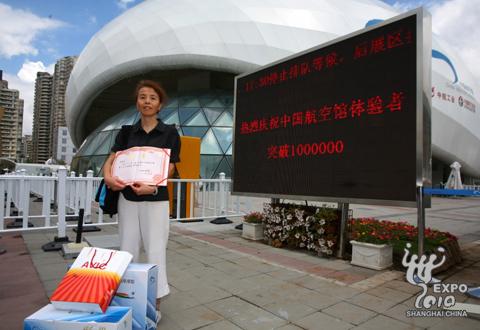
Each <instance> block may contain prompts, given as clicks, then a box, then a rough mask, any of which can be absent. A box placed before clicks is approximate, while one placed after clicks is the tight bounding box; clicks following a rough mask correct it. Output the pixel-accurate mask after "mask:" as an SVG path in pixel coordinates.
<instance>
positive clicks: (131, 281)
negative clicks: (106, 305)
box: [111, 263, 158, 330]
mask: <svg viewBox="0 0 480 330" xmlns="http://www.w3.org/2000/svg"><path fill="white" fill-rule="evenodd" d="M157 277H158V267H157V265H154V264H135V263H131V264H130V265H129V266H128V268H127V270H126V271H125V274H124V275H123V277H122V281H121V283H120V286H119V287H118V289H117V292H116V294H115V297H114V298H113V300H112V302H111V306H127V307H131V308H132V312H133V314H132V325H133V329H135V330H154V329H156V328H157V325H156V318H157V313H156V310H155V301H156V298H157Z"/></svg>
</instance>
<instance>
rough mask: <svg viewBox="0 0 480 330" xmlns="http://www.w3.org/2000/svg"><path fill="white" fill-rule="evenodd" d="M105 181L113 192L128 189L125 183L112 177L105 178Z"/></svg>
mask: <svg viewBox="0 0 480 330" xmlns="http://www.w3.org/2000/svg"><path fill="white" fill-rule="evenodd" d="M103 180H105V184H106V185H107V187H108V188H110V189H112V190H113V191H119V190H123V188H125V187H126V184H125V183H124V182H123V181H121V180H118V179H115V178H114V177H112V176H105V177H104V178H103Z"/></svg>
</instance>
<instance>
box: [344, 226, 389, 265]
mask: <svg viewBox="0 0 480 330" xmlns="http://www.w3.org/2000/svg"><path fill="white" fill-rule="evenodd" d="M350 226H351V230H352V234H351V238H352V240H351V241H350V243H351V244H352V261H351V264H352V265H357V266H362V267H366V268H370V269H376V270H382V269H385V268H388V267H390V266H392V264H393V261H392V260H393V248H392V245H391V244H390V241H391V239H392V237H393V233H392V232H391V231H390V230H389V227H388V225H386V223H384V221H378V220H375V219H369V218H362V219H352V220H351V221H350Z"/></svg>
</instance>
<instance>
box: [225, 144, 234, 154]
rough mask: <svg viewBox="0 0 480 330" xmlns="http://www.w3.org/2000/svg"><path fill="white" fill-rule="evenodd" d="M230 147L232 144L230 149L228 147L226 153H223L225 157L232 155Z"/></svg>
mask: <svg viewBox="0 0 480 330" xmlns="http://www.w3.org/2000/svg"><path fill="white" fill-rule="evenodd" d="M232 146H233V144H231V145H230V147H228V149H227V152H226V153H225V155H231V154H232Z"/></svg>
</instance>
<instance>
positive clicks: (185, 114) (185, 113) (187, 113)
mask: <svg viewBox="0 0 480 330" xmlns="http://www.w3.org/2000/svg"><path fill="white" fill-rule="evenodd" d="M198 111H200V109H199V108H180V109H178V114H179V116H180V124H181V125H183V123H185V122H186V121H187V120H189V119H190V118H191V117H192V116H193V115H194V114H196V113H197V112H198Z"/></svg>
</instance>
